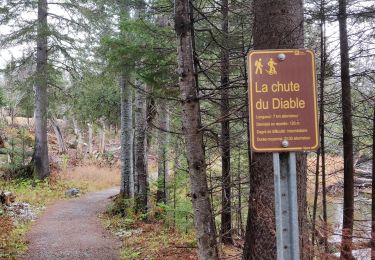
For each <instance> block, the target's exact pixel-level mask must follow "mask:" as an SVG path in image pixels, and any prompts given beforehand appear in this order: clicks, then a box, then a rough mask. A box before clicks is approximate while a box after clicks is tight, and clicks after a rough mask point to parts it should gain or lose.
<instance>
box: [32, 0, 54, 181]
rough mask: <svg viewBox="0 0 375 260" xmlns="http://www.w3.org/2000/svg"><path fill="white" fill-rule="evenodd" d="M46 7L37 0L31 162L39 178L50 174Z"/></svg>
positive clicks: (42, 2)
mask: <svg viewBox="0 0 375 260" xmlns="http://www.w3.org/2000/svg"><path fill="white" fill-rule="evenodd" d="M47 9H48V5H47V0H39V1H38V28H37V53H36V83H35V147H34V155H33V163H34V170H35V173H36V176H37V177H38V178H40V179H44V178H46V177H48V176H49V174H50V172H49V162H48V140H47V107H48V100H47V86H48V68H47V40H48V24H47V14H48V10H47Z"/></svg>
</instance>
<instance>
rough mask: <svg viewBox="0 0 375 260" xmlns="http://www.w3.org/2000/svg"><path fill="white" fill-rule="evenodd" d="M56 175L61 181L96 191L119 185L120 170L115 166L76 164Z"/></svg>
mask: <svg viewBox="0 0 375 260" xmlns="http://www.w3.org/2000/svg"><path fill="white" fill-rule="evenodd" d="M58 177H59V178H60V179H61V180H62V181H65V182H68V183H72V184H76V185H77V186H80V187H84V188H85V190H86V191H97V190H102V189H106V188H111V187H116V186H119V185H120V170H119V169H118V168H115V167H113V168H101V167H98V166H95V165H89V166H77V167H74V168H72V169H67V170H65V171H64V172H62V173H59V174H58Z"/></svg>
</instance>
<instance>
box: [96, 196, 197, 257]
mask: <svg viewBox="0 0 375 260" xmlns="http://www.w3.org/2000/svg"><path fill="white" fill-rule="evenodd" d="M132 205H133V204H132V202H131V200H121V199H119V198H116V199H115V200H114V202H112V203H111V204H110V205H109V206H108V208H107V211H106V212H105V213H104V214H102V215H101V220H102V223H103V226H104V227H105V228H106V229H108V230H110V231H111V232H112V233H113V234H114V235H116V236H118V237H119V238H120V239H121V240H122V247H121V259H124V260H136V259H150V260H151V259H155V260H156V259H160V260H161V259H163V260H165V259H196V247H197V244H196V238H195V233H194V231H193V229H190V228H189V229H186V227H185V226H184V227H183V228H178V227H177V226H176V225H175V226H174V227H173V226H172V225H171V224H170V219H168V218H169V215H170V214H168V213H167V211H166V208H165V207H163V206H162V205H158V206H157V207H153V208H152V209H151V210H149V212H148V213H147V214H138V213H136V212H134V210H132V208H133V207H132ZM184 220H185V217H184ZM177 222H178V221H177Z"/></svg>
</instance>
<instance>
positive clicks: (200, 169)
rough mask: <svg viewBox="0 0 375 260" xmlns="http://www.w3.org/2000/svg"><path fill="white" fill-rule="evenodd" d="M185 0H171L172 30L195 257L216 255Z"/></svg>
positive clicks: (204, 257)
mask: <svg viewBox="0 0 375 260" xmlns="http://www.w3.org/2000/svg"><path fill="white" fill-rule="evenodd" d="M191 12H192V10H190V8H189V0H176V1H175V31H176V35H177V53H178V57H177V60H178V74H179V80H178V81H179V87H180V99H181V103H182V127H183V133H184V136H185V142H186V154H187V159H188V167H189V175H190V184H191V198H192V202H193V209H194V226H195V230H196V236H197V241H198V257H199V259H205V260H209V259H218V249H217V243H216V234H215V233H216V232H215V226H214V221H213V216H212V209H211V203H210V199H209V192H208V186H207V176H206V164H205V153H204V143H203V133H202V131H201V130H200V129H201V119H200V106H199V98H198V88H197V87H198V86H197V81H196V71H195V68H194V57H193V56H194V55H193V53H194V49H193V41H192V30H191V29H192V27H193V24H192V23H191V20H190V13H191Z"/></svg>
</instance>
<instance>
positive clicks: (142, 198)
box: [134, 82, 148, 213]
mask: <svg viewBox="0 0 375 260" xmlns="http://www.w3.org/2000/svg"><path fill="white" fill-rule="evenodd" d="M146 93H147V85H146V84H144V83H141V82H137V89H136V94H135V113H134V115H135V154H134V156H135V176H136V177H137V181H136V183H137V185H136V189H135V193H136V208H137V210H139V211H140V212H142V213H146V212H147V194H148V172H147V102H146Z"/></svg>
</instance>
